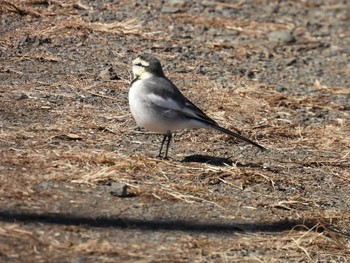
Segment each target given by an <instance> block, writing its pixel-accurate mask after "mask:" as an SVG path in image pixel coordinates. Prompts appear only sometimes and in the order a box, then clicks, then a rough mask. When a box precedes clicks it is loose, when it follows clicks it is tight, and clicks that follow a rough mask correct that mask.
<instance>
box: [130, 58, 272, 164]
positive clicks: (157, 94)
mask: <svg viewBox="0 0 350 263" xmlns="http://www.w3.org/2000/svg"><path fill="white" fill-rule="evenodd" d="M132 73H133V80H132V82H131V86H130V88H129V94H128V99H129V106H130V111H131V114H132V116H133V117H134V119H135V121H136V123H137V125H138V126H140V127H143V128H145V129H147V130H149V131H152V132H155V133H159V134H162V135H163V140H162V143H161V145H160V149H159V153H158V155H157V158H162V159H168V151H169V146H170V141H171V139H172V133H173V132H175V131H177V130H182V129H186V128H187V129H191V128H211V129H215V130H218V131H220V132H222V133H225V134H227V135H229V136H232V137H235V138H237V139H240V140H242V141H245V142H247V143H249V144H251V145H254V146H255V147H257V148H259V149H260V150H266V148H264V147H263V146H261V145H259V144H258V143H256V142H254V141H252V140H250V139H248V138H246V137H244V136H242V135H240V134H237V133H235V132H232V131H230V130H228V129H225V128H223V127H221V126H220V125H219V124H218V123H217V122H216V121H214V120H213V119H211V118H210V117H208V116H207V115H206V114H205V113H204V112H203V111H202V110H201V109H199V108H198V107H197V106H196V105H195V104H193V103H192V102H191V101H190V100H189V99H188V98H186V97H185V96H184V95H183V94H182V92H181V91H180V90H179V89H178V88H177V87H176V86H175V84H174V83H173V82H172V81H171V80H170V79H168V78H167V77H166V76H165V74H164V71H163V69H162V65H161V63H160V61H159V59H158V58H157V57H156V56H154V55H153V54H149V53H144V54H140V55H138V56H137V57H136V58H135V59H134V60H133V61H132ZM165 142H166V149H165V155H164V156H163V155H162V151H163V148H164V143H165Z"/></svg>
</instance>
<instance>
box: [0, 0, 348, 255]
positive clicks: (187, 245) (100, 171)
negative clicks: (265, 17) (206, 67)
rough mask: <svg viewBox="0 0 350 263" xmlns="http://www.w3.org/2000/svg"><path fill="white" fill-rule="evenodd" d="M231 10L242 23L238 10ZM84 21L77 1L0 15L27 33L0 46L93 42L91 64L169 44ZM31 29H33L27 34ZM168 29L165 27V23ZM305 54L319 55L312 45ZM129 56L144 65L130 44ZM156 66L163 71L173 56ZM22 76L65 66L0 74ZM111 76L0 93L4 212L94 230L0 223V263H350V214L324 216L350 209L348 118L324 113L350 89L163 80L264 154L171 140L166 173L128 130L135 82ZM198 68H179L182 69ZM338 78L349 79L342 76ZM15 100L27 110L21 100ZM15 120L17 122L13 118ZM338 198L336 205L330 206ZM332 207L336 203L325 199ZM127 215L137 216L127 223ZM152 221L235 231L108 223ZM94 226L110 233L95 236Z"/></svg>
mask: <svg viewBox="0 0 350 263" xmlns="http://www.w3.org/2000/svg"><path fill="white" fill-rule="evenodd" d="M121 2H123V1H121ZM125 4H126V3H124V2H123V3H122V5H125ZM212 4H213V5H224V3H219V2H213V3H212ZM297 4H298V5H302V4H303V3H302V2H298V3H297ZM305 5H306V4H305ZM44 7H45V8H44ZM227 7H228V8H232V9H237V10H240V4H238V5H231V4H228V6H227ZM331 7H332V6H330V8H331ZM91 8H92V7H91V6H89V5H87V4H85V3H83V2H81V1H65V2H64V3H62V2H59V1H11V3H10V2H9V1H3V2H2V3H0V10H1V11H2V12H4V13H7V14H10V15H17V14H18V15H21V16H24V18H23V19H24V20H26V21H25V22H26V23H24V25H23V26H22V27H20V28H19V29H18V30H16V31H14V30H10V31H8V32H5V34H4V35H3V36H2V37H0V46H2V47H3V46H6V47H8V48H9V49H13V48H14V47H15V45H14V39H17V38H20V37H23V36H26V35H30V36H31V37H33V38H34V37H40V38H45V37H48V38H50V39H52V41H57V43H60V42H59V41H60V40H64V39H65V38H67V37H70V36H74V37H80V36H83V35H84V34H86V33H87V32H88V33H93V34H95V35H96V36H97V38H96V39H97V40H95V41H98V42H99V45H96V47H95V50H93V51H94V52H95V53H99V52H102V51H103V50H104V49H105V47H104V45H107V43H108V41H110V39H108V36H130V37H137V38H138V39H140V40H143V41H150V42H153V44H154V47H155V48H157V47H160V46H161V44H162V41H169V40H170V39H171V38H170V37H169V35H167V34H166V33H164V34H161V33H160V32H159V30H158V29H157V28H151V27H146V28H145V27H141V26H140V25H141V21H139V20H137V19H125V20H124V21H121V22H111V23H107V22H87V20H85V19H83V17H82V16H80V15H79V12H78V11H79V10H86V11H89V10H90V9H91ZM108 8H112V6H108ZM332 8H338V7H337V6H333V7H332ZM195 18H196V16H195ZM31 19H41V23H39V25H38V26H37V28H36V30H35V31H34V32H33V28H32V22H31ZM172 19H175V20H177V21H181V22H182V23H183V24H191V25H192V26H193V27H195V28H201V27H215V28H218V29H220V28H225V29H228V30H232V31H239V32H242V34H243V36H255V37H261V36H263V35H264V34H266V33H267V32H269V31H271V30H284V29H290V28H292V25H290V24H288V23H283V24H278V23H266V24H263V23H259V22H258V21H254V20H237V21H230V22H227V21H226V20H225V19H204V18H201V17H198V19H194V18H193V16H191V15H189V14H185V13H181V14H176V15H174V16H173V17H172ZM162 20H163V21H169V17H166V16H165V17H162ZM297 30H299V32H302V31H303V29H302V28H299V29H297ZM304 40H305V41H310V42H312V41H314V39H311V37H309V36H307V35H305V39H304ZM304 40H303V41H304ZM184 43H189V41H188V40H184V39H175V40H174V44H184ZM203 46H205V47H206V48H214V49H217V50H221V49H222V52H223V53H225V52H227V54H228V57H230V56H231V55H229V52H228V51H227V49H230V48H235V52H236V53H235V57H237V58H245V57H247V56H248V55H251V54H253V53H254V52H257V51H256V47H254V46H251V45H243V46H237V45H229V44H227V43H221V42H212V41H209V40H208V41H207V42H206V43H203ZM130 50H132V51H134V52H136V51H139V50H138V47H137V45H134V44H132V43H130ZM161 56H164V57H163V58H162V59H165V60H166V59H168V60H170V58H171V56H172V55H171V54H163V55H161ZM26 62H30V63H34V65H37V67H40V65H41V64H40V63H52V64H53V65H55V63H56V64H57V63H62V67H64V65H65V64H64V63H67V65H68V62H70V59H67V58H64V56H63V55H62V56H61V55H59V54H58V55H57V54H52V53H51V52H50V51H49V50H40V52H38V51H37V50H29V51H28V52H27V53H24V54H21V55H17V56H13V57H6V58H5V60H4V63H6V64H4V66H3V67H2V68H1V73H4V72H7V73H8V74H13V75H12V76H23V75H25V74H26V72H25V70H23V68H21V66H19V65H21V63H26ZM90 62H91V63H92V62H93V58H92V59H91V61H90ZM200 63H201V62H200V61H199V62H198V64H200ZM203 63H205V61H204V62H203ZM50 65H51V64H50ZM113 65H114V66H115V68H117V73H118V76H119V75H120V76H119V77H120V79H119V80H108V81H105V80H98V79H96V76H95V74H94V73H89V72H83V73H78V72H75V71H74V70H73V69H74V68H73V67H72V70H71V73H70V74H63V75H62V76H58V80H57V81H52V80H50V78H49V77H50V74H51V72H50V70H52V71H53V69H50V68H48V71H49V73H48V78H47V79H44V81H43V80H42V79H40V78H38V77H36V76H34V77H33V78H31V79H29V80H28V81H24V82H21V81H12V82H11V81H7V82H6V83H5V82H4V83H0V85H1V86H0V92H1V97H0V99H1V104H2V107H3V108H4V109H9V110H7V111H6V113H5V114H6V120H5V119H4V126H2V127H1V133H0V144H1V149H0V159H1V161H0V181H1V186H0V202H1V204H2V206H3V210H4V211H5V210H6V209H7V210H9V211H12V212H13V211H17V212H18V211H19V212H21V211H23V213H24V215H25V214H26V213H28V212H33V211H34V212H35V213H37V214H40V215H48V218H49V219H50V218H51V217H50V215H51V214H54V215H56V216H57V217H60V216H61V217H64V215H65V214H68V215H69V216H72V217H73V219H74V217H75V216H76V217H78V218H82V219H84V220H85V221H84V220H83V221H84V222H90V221H89V220H92V221H93V220H95V219H96V221H97V223H96V224H97V225H96V224H93V223H91V224H90V223H86V224H82V225H80V224H79V223H76V222H75V221H74V222H75V223H69V222H71V221H69V220H70V219H69V216H68V219H67V218H66V220H67V222H68V223H60V222H58V223H57V222H56V221H54V220H53V221H50V220H52V219H50V220H49V219H48V218H46V217H43V218H36V219H35V220H34V219H33V220H31V221H30V220H29V222H27V221H26V220H25V219H23V218H22V217H19V218H22V219H19V220H18V222H13V220H12V221H11V220H10V219H8V218H7V217H6V216H5V215H4V214H1V215H0V221H1V222H0V258H4V259H5V260H13V261H18V262H20V261H21V260H22V259H24V258H27V259H28V260H33V261H48V260H50V261H59V260H62V259H66V258H69V259H72V260H74V259H76V258H77V257H79V255H83V256H82V258H92V260H96V261H102V262H115V260H123V261H126V262H135V261H138V262H151V261H157V262H158V261H159V262H166V261H167V260H169V257H170V256H171V257H172V259H173V261H174V262H175V261H177V262H185V261H186V262H188V261H192V262H244V261H246V262H280V261H309V262H319V261H329V262H347V261H348V260H349V258H350V252H349V251H350V243H349V242H350V240H349V222H350V213H349V211H348V210H347V209H346V205H344V204H343V205H339V203H337V204H335V205H334V207H332V206H331V205H330V206H325V205H324V203H325V202H330V201H332V200H333V199H335V197H337V196H339V198H340V199H346V198H349V193H348V191H346V190H344V189H345V188H341V187H340V188H339V187H337V186H344V185H348V184H349V182H350V176H349V169H350V142H349V136H348V135H349V132H350V122H349V118H350V117H349V113H348V110H346V109H344V107H345V106H341V105H339V104H336V103H334V101H333V100H331V99H330V98H331V97H336V96H346V95H347V94H348V87H343V88H337V89H334V88H333V87H328V86H326V85H323V84H322V83H320V81H318V80H317V81H315V83H314V87H312V88H313V89H314V91H315V92H311V93H308V94H305V95H301V96H300V95H293V94H292V93H291V94H288V95H286V94H282V93H280V92H277V91H276V89H275V87H274V86H272V85H267V84H265V83H261V82H259V81H250V80H248V79H247V78H246V77H236V79H232V81H234V83H244V84H245V85H244V87H238V86H237V88H235V89H223V86H222V85H220V84H218V83H217V82H215V80H212V79H210V78H208V77H206V76H204V75H193V74H179V73H170V72H169V77H170V78H171V79H177V80H178V82H179V83H181V81H182V82H186V83H190V84H189V85H190V89H185V90H184V92H185V93H186V95H188V96H189V97H190V98H191V99H192V100H193V101H194V102H196V103H197V102H198V104H199V105H200V106H202V105H201V103H203V108H205V109H206V112H207V113H208V114H209V115H210V116H212V117H213V118H214V119H216V120H217V121H218V122H219V123H222V124H225V123H226V127H227V128H230V129H235V130H239V131H240V132H242V133H243V134H245V135H247V136H248V137H250V138H255V139H256V140H258V141H259V143H261V144H262V145H264V146H266V147H267V148H269V152H268V153H267V154H262V153H259V152H256V151H255V150H253V149H252V148H249V147H247V148H245V149H243V147H245V146H242V144H240V145H239V146H237V144H235V141H233V140H231V139H228V138H227V137H226V136H225V135H222V134H218V133H214V132H210V131H189V132H185V133H183V132H181V133H179V134H177V135H176V137H175V142H174V146H173V148H172V150H171V151H172V152H171V155H172V156H174V159H173V160H170V161H161V160H158V159H155V158H153V157H151V156H154V153H155V152H156V150H157V147H158V143H159V141H156V138H157V137H155V136H153V135H152V134H150V133H148V132H144V131H136V130H134V129H133V126H134V123H133V120H132V118H131V115H130V113H129V111H128V106H127V101H126V96H125V94H126V93H127V90H128V85H129V84H128V82H129V80H130V78H131V76H130V72H129V71H130V69H129V65H128V64H127V62H124V61H120V63H116V62H113ZM196 66H197V65H190V64H182V65H181V67H183V68H187V69H191V68H196ZM69 67H71V66H69ZM340 71H341V72H347V69H346V68H344V69H341V70H340ZM126 72H127V73H126ZM119 73H121V74H119ZM122 73H125V74H124V75H123V74H122ZM203 87H205V88H203ZM67 90H69V92H67ZM109 91H114V93H111V92H109ZM38 93H40V96H38V95H37V94H38ZM23 94H24V95H25V96H24V97H25V98H21V96H23ZM47 98H57V99H58V100H61V101H62V103H61V104H60V103H57V104H55V103H52V102H49V101H48V99H47ZM89 99H90V100H91V101H89ZM204 99H206V101H205V102H203V101H204ZM23 109H25V110H26V111H23ZM300 110H305V112H307V113H308V114H309V115H310V117H314V116H317V114H320V112H321V113H324V114H325V115H330V116H336V117H335V118H332V120H330V121H325V122H324V123H323V124H319V123H317V124H310V125H306V124H303V123H302V122H298V121H296V119H297V117H298V116H299V115H300ZM19 113H21V114H23V116H22V117H21V118H20V117H18V116H19V115H18V114H19ZM4 116H5V115H4ZM5 121H6V123H5ZM231 123H234V125H235V126H232V125H231ZM5 125H6V126H5ZM198 135H199V136H198ZM209 145H210V146H209ZM232 147H235V149H237V153H233V155H232V152H231V151H229V152H228V150H227V149H231V148H232ZM190 151H192V153H193V152H196V153H198V154H199V153H202V154H203V155H208V156H228V157H229V158H228V159H222V160H221V159H220V162H221V164H220V165H217V164H213V163H210V161H212V160H211V159H210V160H209V159H208V162H207V163H206V162H205V161H204V162H181V160H184V159H186V157H188V156H189V155H190V154H189V152H190ZM230 162H231V163H230ZM114 181H116V182H121V183H125V184H127V185H128V186H129V192H130V193H132V194H134V195H135V196H136V197H135V198H129V199H122V200H120V199H111V197H110V195H109V194H108V193H107V194H105V195H103V194H101V196H102V197H101V196H98V194H96V192H98V191H99V189H100V188H99V187H101V185H104V184H106V183H109V182H114ZM43 182H55V183H57V184H59V185H60V184H62V185H68V186H67V189H68V190H67V189H66V190H60V188H59V187H57V189H58V190H57V189H50V188H49V189H46V190H45V191H41V192H40V191H39V192H38V191H37V190H35V187H34V186H36V185H39V184H41V183H43ZM338 188H339V190H338V192H337V193H334V192H332V191H336V190H337V189H338ZM69 189H71V190H69ZM220 191H224V194H220ZM328 195H332V196H331V198H330V197H329V196H328ZM95 201H96V203H94V202H95ZM115 203H117V204H118V205H115ZM96 204H97V205H96ZM95 206H96V207H95ZM134 206H137V207H138V208H137V209H139V207H141V208H140V209H143V210H142V211H141V212H139V210H137V209H136V210H133V209H134ZM173 209H174V210H173ZM176 209H178V210H176ZM181 209H182V210H181ZM106 211H107V212H106ZM149 211H155V212H154V213H155V214H156V215H157V216H158V218H161V219H162V220H163V221H164V218H168V220H169V221H170V222H172V221H171V220H174V221H175V222H180V223H181V222H182V223H183V224H184V225H186V222H192V223H193V224H194V226H196V227H198V226H197V225H196V223H198V224H199V225H200V224H201V223H203V222H204V223H207V224H209V226H208V227H210V224H211V223H213V224H216V222H218V223H217V224H219V225H220V227H222V228H223V229H225V226H226V225H230V224H232V225H233V226H237V228H238V229H240V230H241V231H232V229H231V230H227V233H226V232H225V231H222V232H220V231H218V233H216V232H215V231H213V232H206V231H202V232H201V231H197V232H196V231H194V233H193V232H191V231H188V230H186V229H185V230H184V229H181V228H176V227H174V226H172V227H173V228H172V229H171V230H169V229H167V228H166V227H165V226H163V227H164V229H162V224H161V223H162V222H161V223H160V225H161V226H160V227H159V228H154V229H153V231H151V232H152V233H150V232H147V231H146V230H144V229H143V228H142V227H144V226H143V225H142V224H141V225H142V226H140V227H138V226H136V227H135V226H133V225H130V226H128V227H120V226H119V225H118V224H116V225H113V224H114V223H115V222H114V221H113V218H119V217H121V218H122V219H123V218H124V219H125V218H126V219H128V218H141V219H140V220H141V221H142V220H144V221H145V222H143V223H144V224H146V223H147V222H148V221H147V220H153V218H151V219H149V217H150V216H149V213H150V212H149ZM157 213H159V214H157ZM82 215H83V216H82ZM162 215H165V216H164V218H163V217H162ZM84 216H85V217H84ZM6 218H7V219H6ZM34 218H35V217H34ZM101 218H102V219H101ZM98 219H101V220H102V221H103V220H104V222H105V221H107V222H109V225H108V224H107V226H105V225H103V224H102V223H101V225H98ZM177 219H179V221H176V220H177ZM21 220H22V221H21ZM108 220H112V221H108ZM154 220H155V219H154ZM162 220H161V221H162ZM285 221H286V222H287V223H286V222H285ZM52 222H54V223H52ZM62 222H65V221H64V220H63V221H62ZM113 222H114V223H113ZM152 222H153V221H152ZM156 222H157V221H156ZM184 222H185V223H184ZM220 227H218V229H221V228H220ZM226 227H227V226H226ZM198 228H199V227H198ZM148 230H149V229H148ZM151 230H152V229H151ZM145 233H146V234H145ZM144 235H146V237H145V236H144Z"/></svg>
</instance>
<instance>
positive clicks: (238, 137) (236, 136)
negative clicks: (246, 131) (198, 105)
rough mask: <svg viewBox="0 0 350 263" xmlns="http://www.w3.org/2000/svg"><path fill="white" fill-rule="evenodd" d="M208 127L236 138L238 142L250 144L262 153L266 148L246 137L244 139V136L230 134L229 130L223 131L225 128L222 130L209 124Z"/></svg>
mask: <svg viewBox="0 0 350 263" xmlns="http://www.w3.org/2000/svg"><path fill="white" fill-rule="evenodd" d="M209 126H210V127H211V128H213V129H215V130H218V131H221V132H223V133H226V134H228V135H230V136H232V137H235V138H237V139H240V140H242V141H245V142H247V143H250V144H251V145H254V146H255V147H258V148H259V149H260V150H263V151H265V150H266V148H264V147H262V146H261V145H259V144H257V143H256V142H254V141H252V140H249V139H248V138H246V137H244V136H242V135H239V134H237V133H235V132H232V131H230V130H227V129H225V128H222V127H220V126H219V125H213V124H209Z"/></svg>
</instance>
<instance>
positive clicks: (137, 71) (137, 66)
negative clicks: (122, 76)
mask: <svg viewBox="0 0 350 263" xmlns="http://www.w3.org/2000/svg"><path fill="white" fill-rule="evenodd" d="M148 66H149V62H147V61H145V60H143V59H141V58H139V57H138V58H136V59H134V60H133V62H132V73H133V74H134V77H135V78H140V79H146V78H148V77H150V76H149V75H150V73H148V72H147V71H146V70H145V67H148Z"/></svg>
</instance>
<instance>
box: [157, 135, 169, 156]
mask: <svg viewBox="0 0 350 263" xmlns="http://www.w3.org/2000/svg"><path fill="white" fill-rule="evenodd" d="M167 137H168V135H167V134H164V137H163V141H162V144H161V145H160V149H159V153H158V155H157V158H160V157H162V150H163V145H164V142H165V139H166V138H167Z"/></svg>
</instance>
